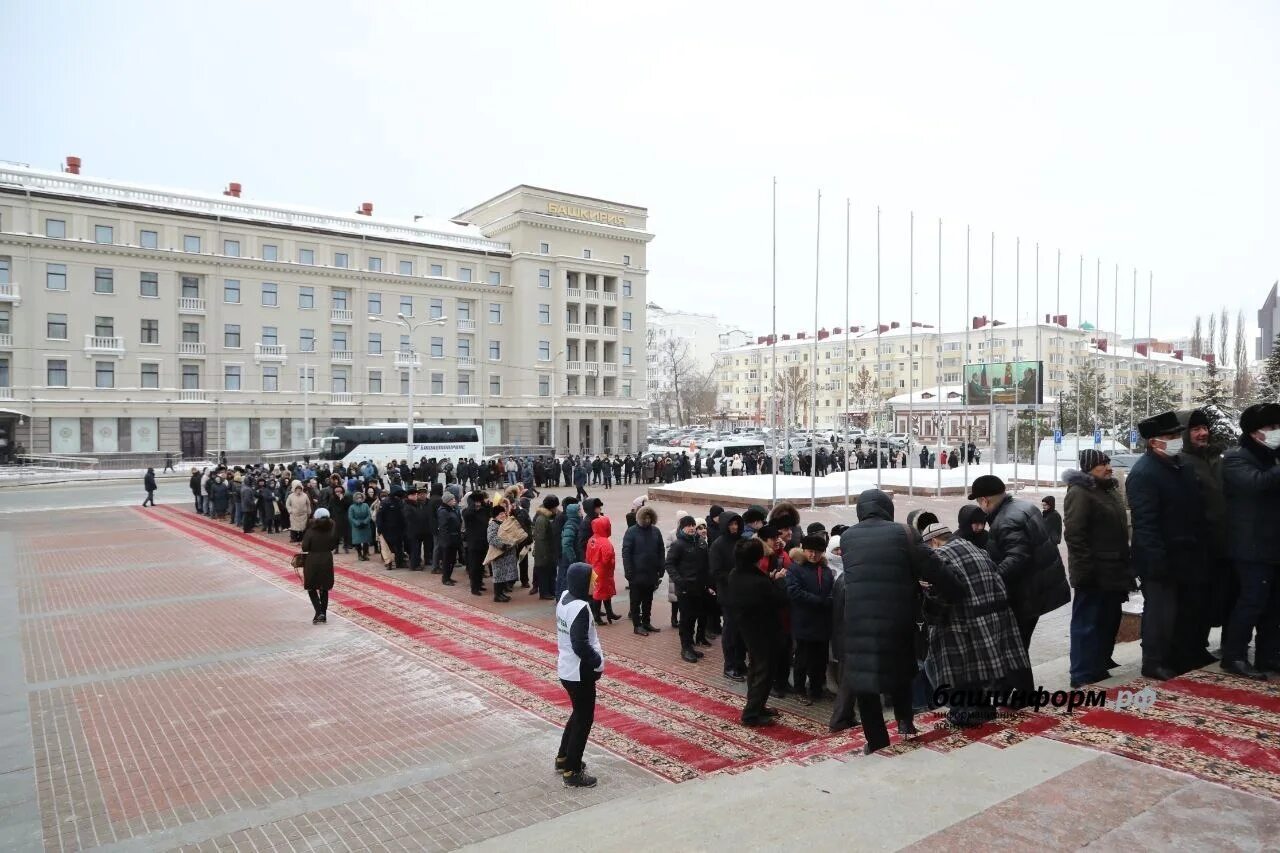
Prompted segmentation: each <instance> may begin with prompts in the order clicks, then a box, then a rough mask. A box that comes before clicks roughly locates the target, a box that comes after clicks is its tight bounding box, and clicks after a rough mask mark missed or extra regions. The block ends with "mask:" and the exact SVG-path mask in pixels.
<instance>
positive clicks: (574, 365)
mask: <svg viewBox="0 0 1280 853" xmlns="http://www.w3.org/2000/svg"><path fill="white" fill-rule="evenodd" d="M564 369H565V370H571V371H574V372H577V371H579V370H581V369H582V362H580V361H566V362H565V363H564Z"/></svg>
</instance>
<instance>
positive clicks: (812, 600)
mask: <svg viewBox="0 0 1280 853" xmlns="http://www.w3.org/2000/svg"><path fill="white" fill-rule="evenodd" d="M826 550H827V540H826V537H824V536H821V535H816V534H815V535H809V536H805V537H804V538H803V539H802V540H801V541H800V547H799V548H796V549H794V550H793V551H792V552H791V570H790V571H788V572H787V597H788V598H790V599H791V636H792V639H793V640H794V641H795V668H794V675H793V680H792V684H793V686H794V688H795V691H796V695H797V701H799V702H800V704H802V705H812V704H813V701H814V700H815V699H821V698H822V697H823V694H824V691H825V690H826V685H827V649H828V647H829V644H830V642H831V597H832V591H833V589H834V584H835V576H834V574H833V573H832V571H831V568H830V567H829V566H828V565H827V558H826ZM806 684H807V687H808V690H807V692H806Z"/></svg>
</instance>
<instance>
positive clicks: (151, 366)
mask: <svg viewBox="0 0 1280 853" xmlns="http://www.w3.org/2000/svg"><path fill="white" fill-rule="evenodd" d="M139 385H140V387H142V388H159V387H160V365H158V364H156V363H154V362H151V363H147V362H144V363H143V364H142V378H141V379H140V380H139Z"/></svg>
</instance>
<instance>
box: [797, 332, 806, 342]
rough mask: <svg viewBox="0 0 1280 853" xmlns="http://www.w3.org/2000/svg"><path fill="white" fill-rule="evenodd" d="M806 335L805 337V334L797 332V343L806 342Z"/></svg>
mask: <svg viewBox="0 0 1280 853" xmlns="http://www.w3.org/2000/svg"><path fill="white" fill-rule="evenodd" d="M804 335H805V333H804V332H796V340H797V341H803V340H804Z"/></svg>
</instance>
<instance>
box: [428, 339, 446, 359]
mask: <svg viewBox="0 0 1280 853" xmlns="http://www.w3.org/2000/svg"><path fill="white" fill-rule="evenodd" d="M431 357H432V358H444V338H432V339H431Z"/></svg>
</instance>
